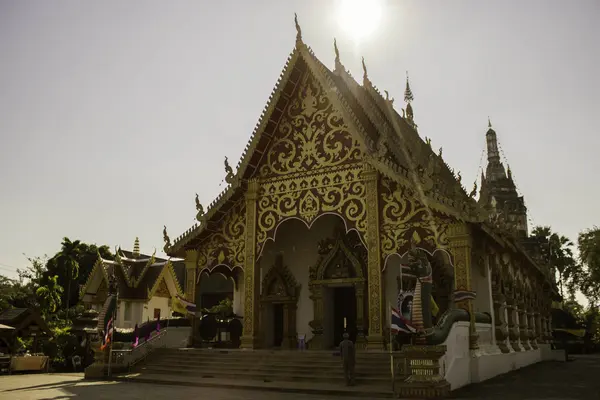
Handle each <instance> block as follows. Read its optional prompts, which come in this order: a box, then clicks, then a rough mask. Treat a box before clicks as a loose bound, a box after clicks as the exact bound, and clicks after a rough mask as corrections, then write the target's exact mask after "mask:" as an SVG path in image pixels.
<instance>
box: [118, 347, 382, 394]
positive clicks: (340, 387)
mask: <svg viewBox="0 0 600 400" xmlns="http://www.w3.org/2000/svg"><path fill="white" fill-rule="evenodd" d="M119 378H120V379H127V380H134V381H148V382H154V383H174V384H185V385H197V386H227V387H240V388H244V389H250V388H254V389H262V390H282V391H288V392H305V393H323V394H325V393H326V394H350V393H351V394H352V395H354V396H356V395H361V394H362V395H363V396H369V397H389V396H391V394H392V387H391V380H390V356H389V354H388V353H384V352H376V353H375V352H373V353H371V352H359V353H357V356H356V386H352V387H347V386H346V385H345V380H344V374H343V370H342V365H341V359H340V356H339V353H336V352H334V351H329V352H328V351H305V352H297V351H277V350H274V351H268V350H255V351H251V350H237V349H236V350H209V349H157V350H156V351H155V352H153V353H152V355H151V356H150V357H149V358H148V359H147V361H146V362H145V363H144V364H143V365H138V366H137V367H136V368H135V369H134V371H132V373H130V374H128V375H123V376H120V377H119Z"/></svg>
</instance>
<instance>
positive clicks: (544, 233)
mask: <svg viewBox="0 0 600 400" xmlns="http://www.w3.org/2000/svg"><path fill="white" fill-rule="evenodd" d="M531 234H532V236H535V237H537V238H538V239H539V240H540V242H543V243H547V248H546V249H544V250H545V251H544V258H545V259H546V261H547V262H548V264H549V265H550V267H551V268H552V269H553V270H554V271H558V276H559V284H560V294H561V296H563V295H564V292H563V286H564V285H565V284H566V283H567V280H568V279H569V277H570V276H571V275H572V274H574V273H575V272H576V269H577V262H576V261H575V257H574V255H573V249H572V247H573V246H574V244H573V242H572V241H571V240H570V239H569V238H567V237H566V236H562V235H559V234H558V233H553V232H552V229H551V228H550V227H549V226H537V227H535V228H534V229H533V230H532V232H531Z"/></svg>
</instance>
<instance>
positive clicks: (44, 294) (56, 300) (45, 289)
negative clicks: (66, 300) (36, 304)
mask: <svg viewBox="0 0 600 400" xmlns="http://www.w3.org/2000/svg"><path fill="white" fill-rule="evenodd" d="M62 293H63V288H62V287H61V286H60V285H59V284H58V275H54V276H52V277H50V278H48V280H47V282H46V285H45V286H40V287H39V288H38V289H37V290H36V291H35V294H36V295H37V296H38V298H39V299H40V304H43V305H44V307H42V313H44V314H48V313H54V312H56V309H57V308H58V306H60V301H61V300H60V299H61V295H62Z"/></svg>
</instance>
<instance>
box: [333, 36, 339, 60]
mask: <svg viewBox="0 0 600 400" xmlns="http://www.w3.org/2000/svg"><path fill="white" fill-rule="evenodd" d="M333 51H334V52H335V62H336V65H337V63H339V62H340V51H339V50H338V47H337V41H336V40H335V38H333Z"/></svg>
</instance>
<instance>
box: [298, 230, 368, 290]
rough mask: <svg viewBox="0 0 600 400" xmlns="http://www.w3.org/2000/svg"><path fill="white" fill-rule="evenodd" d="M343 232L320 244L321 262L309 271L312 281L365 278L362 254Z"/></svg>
mask: <svg viewBox="0 0 600 400" xmlns="http://www.w3.org/2000/svg"><path fill="white" fill-rule="evenodd" d="M347 236H348V235H344V234H343V233H341V232H338V233H337V234H336V237H335V238H333V239H326V240H323V241H321V242H320V243H319V254H320V256H319V260H318V261H317V264H315V265H314V266H312V267H311V268H310V271H309V279H310V280H311V281H322V280H331V279H350V278H364V271H363V266H362V263H361V258H362V257H361V254H360V253H359V252H357V251H356V250H355V249H354V247H353V246H351V245H350V243H349V240H347Z"/></svg>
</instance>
